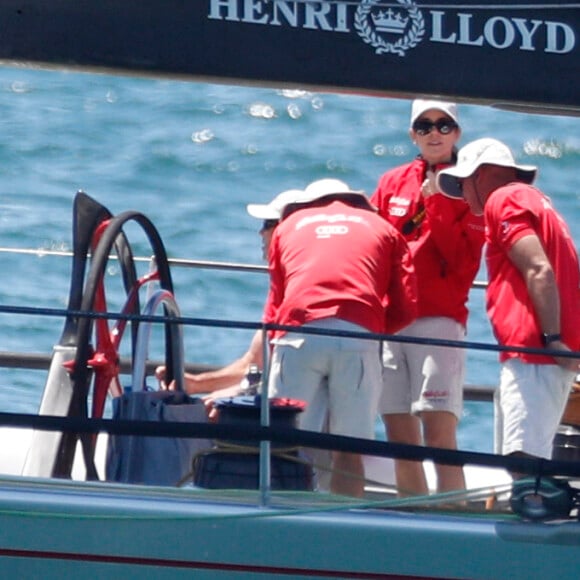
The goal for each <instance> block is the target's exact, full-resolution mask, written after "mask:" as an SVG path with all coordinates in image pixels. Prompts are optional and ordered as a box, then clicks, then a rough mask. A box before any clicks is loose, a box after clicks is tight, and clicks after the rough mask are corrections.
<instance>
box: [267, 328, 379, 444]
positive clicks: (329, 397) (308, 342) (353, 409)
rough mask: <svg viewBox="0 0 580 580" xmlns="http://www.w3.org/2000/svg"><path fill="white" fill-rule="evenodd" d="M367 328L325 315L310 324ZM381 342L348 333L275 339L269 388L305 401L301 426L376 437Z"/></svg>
mask: <svg viewBox="0 0 580 580" xmlns="http://www.w3.org/2000/svg"><path fill="white" fill-rule="evenodd" d="M308 326H310V327H315V328H326V329H333V330H348V331H351V332H368V331H367V330H366V329H364V328H363V327H361V326H358V325H356V324H351V323H349V322H346V321H343V320H339V319H336V318H326V319H323V320H318V321H316V322H312V323H309V324H307V325H305V327H308ZM381 384H382V383H381V357H380V343H379V342H377V341H374V340H364V339H355V338H348V337H334V336H322V335H314V334H300V333H299V332H296V333H294V332H293V333H289V334H287V335H285V336H284V337H282V338H280V339H277V340H276V341H274V350H273V353H272V360H271V365H270V378H269V381H268V392H269V396H270V397H289V398H293V399H300V400H302V401H305V402H306V405H307V406H306V409H305V411H304V412H303V413H300V415H299V416H298V424H299V426H300V428H302V429H306V430H309V431H319V432H322V430H323V427H324V425H325V421H326V419H327V417H328V431H329V432H330V433H333V434H335V435H348V436H351V437H363V438H366V439H374V438H375V419H376V415H377V404H378V399H379V395H380V391H381Z"/></svg>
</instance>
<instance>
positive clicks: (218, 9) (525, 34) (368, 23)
mask: <svg viewBox="0 0 580 580" xmlns="http://www.w3.org/2000/svg"><path fill="white" fill-rule="evenodd" d="M355 6H356V8H355ZM434 8H435V7H433V9H429V10H428V9H426V8H423V10H419V8H418V6H417V4H416V3H415V1H414V0H388V1H387V0H360V2H359V3H354V2H351V1H347V0H345V1H344V2H342V1H338V0H336V1H333V2H330V1H328V2H326V1H315V0H209V14H208V17H209V18H210V19H212V20H227V21H230V22H242V23H245V24H261V25H265V26H284V27H286V26H288V27H290V28H304V29H309V30H321V31H325V32H334V33H339V34H351V33H352V30H353V29H354V30H355V31H356V32H357V34H358V35H359V36H360V38H361V39H362V40H363V41H364V42H365V43H367V44H369V45H370V46H372V47H373V48H374V50H375V53H376V54H394V55H397V56H400V57H404V56H405V55H406V54H407V52H408V51H410V50H412V49H414V48H415V47H417V46H418V45H419V44H421V43H423V42H428V43H441V44H454V45H462V46H471V47H482V46H487V47H491V48H494V49H497V50H506V49H515V50H520V51H532V52H533V51H538V52H545V53H551V54H567V53H570V52H572V51H573V50H574V48H575V47H576V34H575V31H574V29H573V28H572V27H571V26H569V25H568V24H566V23H564V22H558V21H552V20H541V19H539V18H537V17H535V16H537V14H535V13H534V12H532V11H529V17H528V18H524V17H522V16H524V14H523V12H522V10H518V11H517V12H515V13H514V14H511V13H510V8H509V7H507V6H506V8H505V9H501V10H500V11H499V12H497V13H496V14H493V15H491V16H490V15H489V13H490V12H492V13H493V8H489V9H488V8H485V6H484V7H483V8H482V6H481V5H479V6H475V5H474V6H473V12H470V11H468V10H469V6H468V5H466V4H463V5H462V6H461V10H460V11H455V10H449V9H448V10H443V9H434ZM481 10H484V11H485V14H488V16H486V17H483V16H482V13H481ZM514 10H515V8H514ZM544 14H549V12H545V13H544Z"/></svg>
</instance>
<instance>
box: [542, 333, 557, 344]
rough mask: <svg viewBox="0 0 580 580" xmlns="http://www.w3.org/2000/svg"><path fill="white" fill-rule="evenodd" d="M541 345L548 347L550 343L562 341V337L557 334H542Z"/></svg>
mask: <svg viewBox="0 0 580 580" xmlns="http://www.w3.org/2000/svg"><path fill="white" fill-rule="evenodd" d="M541 338H542V344H543V345H544V346H548V345H549V344H551V343H552V342H556V341H558V340H562V335H561V334H560V333H559V332H558V333H557V334H546V333H545V332H542V337H541Z"/></svg>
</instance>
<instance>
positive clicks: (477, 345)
mask: <svg viewBox="0 0 580 580" xmlns="http://www.w3.org/2000/svg"><path fill="white" fill-rule="evenodd" d="M0 314H23V315H35V316H55V317H65V316H71V317H76V318H81V319H88V318H90V319H97V320H98V319H107V320H128V321H133V320H135V321H139V322H154V323H159V324H160V323H167V322H169V323H171V324H182V325H185V326H202V327H209V328H226V329H232V328H236V329H245V330H260V329H265V330H283V331H285V332H299V333H301V334H316V335H323V336H340V337H347V338H357V339H362V340H375V341H382V340H388V341H391V342H403V343H413V344H429V345H435V346H444V347H450V348H462V349H470V348H471V349H473V350H485V351H493V352H512V353H520V354H539V355H543V356H558V357H561V358H580V351H561V350H556V349H549V348H544V347H542V348H531V347H530V348H528V347H520V346H512V345H501V344H489V343H485V342H471V341H467V340H447V339H440V338H420V337H410V336H405V335H400V334H380V333H375V332H354V331H349V330H335V329H332V330H331V329H327V328H315V327H304V326H302V327H296V326H291V325H286V324H273V323H268V324H264V323H263V322H249V321H245V320H220V319H217V318H200V317H198V318H195V317H189V316H179V317H167V316H159V315H143V314H129V313H121V312H95V311H89V310H69V309H63V308H45V307H41V308H39V307H36V306H13V305H6V304H0Z"/></svg>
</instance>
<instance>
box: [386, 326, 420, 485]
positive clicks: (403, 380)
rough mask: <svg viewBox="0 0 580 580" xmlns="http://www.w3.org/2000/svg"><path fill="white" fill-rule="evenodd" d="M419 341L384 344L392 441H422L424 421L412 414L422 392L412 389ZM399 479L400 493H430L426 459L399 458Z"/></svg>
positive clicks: (409, 329)
mask: <svg viewBox="0 0 580 580" xmlns="http://www.w3.org/2000/svg"><path fill="white" fill-rule="evenodd" d="M414 327H415V324H411V325H409V326H408V327H407V328H405V329H404V330H402V331H401V334H403V335H405V336H413V335H414ZM416 346H417V345H414V344H405V343H401V342H385V343H384V344H383V357H382V358H383V390H382V392H381V399H380V402H379V412H380V414H381V416H382V419H383V423H384V424H385V431H386V435H387V439H388V441H390V442H391V443H405V444H408V445H422V444H423V438H422V434H421V424H420V421H419V419H418V418H417V417H416V416H414V415H412V414H411V402H412V401H413V400H414V398H415V397H416V396H418V394H419V390H418V389H417V392H416V393H413V391H412V384H411V373H410V368H409V364H412V360H413V359H414V358H415V356H414V349H415V348H416ZM395 480H396V484H397V493H398V495H400V496H408V495H424V494H427V493H428V486H427V478H426V476H425V471H424V469H423V462H422V461H407V460H404V459H395Z"/></svg>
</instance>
